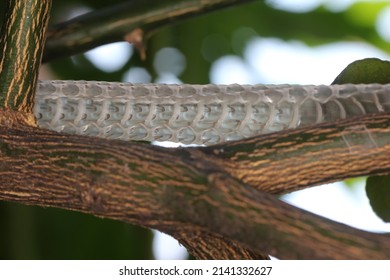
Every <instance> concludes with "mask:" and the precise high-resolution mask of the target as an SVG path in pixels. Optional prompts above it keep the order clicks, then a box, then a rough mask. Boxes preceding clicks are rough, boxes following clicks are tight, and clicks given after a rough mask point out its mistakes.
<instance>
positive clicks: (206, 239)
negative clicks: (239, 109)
mask: <svg viewBox="0 0 390 280" xmlns="http://www.w3.org/2000/svg"><path fill="white" fill-rule="evenodd" d="M3 113H4V114H6V113H7V112H3ZM4 118H6V117H4ZM389 120H390V115H389V114H379V115H375V116H364V117H357V118H355V119H351V120H344V121H339V122H338V123H336V124H334V123H332V124H323V125H321V126H318V127H317V128H313V127H308V128H302V129H298V130H293V131H288V132H280V133H274V134H271V135H264V136H258V137H254V138H251V139H246V140H241V141H238V142H232V143H226V144H224V145H220V146H214V147H209V148H202V147H198V148H181V149H176V150H175V151H174V152H173V150H172V149H167V148H161V147H156V146H151V145H148V144H140V143H130V142H122V141H112V140H111V141H110V140H104V139H98V138H92V137H82V136H75V135H61V134H58V133H55V132H51V131H46V130H42V129H38V128H34V127H30V126H24V125H18V124H14V125H13V126H9V125H1V126H0V139H1V142H0V158H1V165H0V176H1V178H2V184H1V186H0V198H1V199H3V200H7V201H15V202H19V203H25V204H34V205H41V206H45V207H48V206H49V207H60V208H65V209H70V210H76V211H81V212H85V213H90V214H93V215H96V216H100V217H107V218H111V219H117V220H121V221H125V222H129V223H133V224H137V225H141V226H145V227H150V228H154V229H157V230H160V231H163V232H166V233H168V234H170V235H172V236H175V237H176V238H178V239H179V240H180V241H181V242H182V243H183V244H185V245H187V246H188V248H189V250H190V251H191V252H195V255H197V256H198V257H207V258H210V257H211V255H213V253H212V252H213V251H218V246H219V244H223V243H224V242H225V243H226V244H230V245H229V246H228V247H226V249H227V250H232V251H233V252H234V253H231V254H229V253H227V252H222V251H221V252H220V253H219V254H216V253H215V255H213V257H212V258H224V256H225V257H226V258H250V257H254V256H256V257H259V256H263V255H264V253H265V254H271V255H274V256H277V257H280V258H284V259H295V258H298V259H387V258H390V236H387V235H385V234H374V233H368V232H364V231H361V230H357V229H352V228H350V227H348V226H346V225H343V224H339V223H336V222H333V221H330V220H327V219H324V218H321V217H319V216H316V215H314V214H311V213H308V212H305V211H302V210H300V209H298V208H295V207H293V206H290V205H288V204H286V203H284V202H282V201H280V200H278V199H277V197H275V196H274V194H275V193H276V194H278V193H285V192H287V191H291V190H295V189H299V188H303V187H308V186H311V185H315V184H318V183H321V182H328V181H334V180H336V179H342V178H346V177H348V176H350V175H351V174H352V175H356V176H357V175H371V174H384V173H388V172H389V170H390V143H389V141H388V139H390V138H389V137H390V128H389V126H388V124H389V123H390V122H389ZM351 127H352V128H354V129H351ZM276 149H277V151H278V152H277V153H275V152H274V153H273V156H272V157H271V156H270V151H272V150H274V151H275V150H276ZM279 155H280V156H279ZM279 157H280V158H279ZM350 162H353V163H354V164H353V165H351V164H350ZM265 163H267V164H265ZM299 163H300V164H299ZM378 163H380V164H378ZM275 169H276V170H275ZM244 171H246V172H247V175H246V176H245V172H244ZM256 174H257V175H256ZM329 203H330V204H331V202H329ZM213 239H217V240H218V242H214V241H211V240H213ZM202 244H204V245H202ZM210 252H211V253H210ZM234 256H235V257H234Z"/></svg>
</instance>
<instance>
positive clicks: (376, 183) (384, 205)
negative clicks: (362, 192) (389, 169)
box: [366, 175, 390, 223]
mask: <svg viewBox="0 0 390 280" xmlns="http://www.w3.org/2000/svg"><path fill="white" fill-rule="evenodd" d="M366 193H367V197H368V199H369V200H370V204H371V207H372V209H373V210H374V212H375V213H376V214H377V215H378V217H379V218H381V219H382V220H383V221H384V222H386V223H388V222H390V175H387V176H374V177H370V178H368V179H367V183H366Z"/></svg>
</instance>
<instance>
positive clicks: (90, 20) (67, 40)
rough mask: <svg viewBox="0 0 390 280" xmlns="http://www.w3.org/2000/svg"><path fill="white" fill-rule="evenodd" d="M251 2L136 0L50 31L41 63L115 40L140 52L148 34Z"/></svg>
mask: <svg viewBox="0 0 390 280" xmlns="http://www.w3.org/2000/svg"><path fill="white" fill-rule="evenodd" d="M250 1H253V0H209V1H201V0H136V1H125V2H124V3H121V4H118V5H116V6H110V7H108V8H106V9H103V10H99V11H94V12H90V13H87V14H85V15H82V16H79V17H77V18H74V19H72V20H70V21H67V22H64V23H60V24H57V25H55V26H53V27H52V28H50V29H49V31H48V36H47V41H46V47H45V53H44V57H43V61H44V62H48V61H50V60H52V59H56V58H60V57H65V56H69V55H73V54H76V53H80V52H84V51H87V50H89V49H92V48H94V47H97V46H100V45H104V44H107V43H113V42H118V41H129V42H131V43H134V44H135V46H136V47H137V48H138V49H139V50H140V51H141V54H142V52H143V51H144V49H143V48H144V42H143V41H144V39H145V38H146V37H147V35H149V34H150V33H152V32H154V31H155V30H157V29H159V28H162V27H164V26H167V25H171V24H173V23H177V22H178V21H180V20H183V19H187V18H191V17H194V16H198V15H202V14H205V13H207V12H211V11H215V10H218V9H222V8H225V7H229V6H233V5H238V4H242V3H247V2H250Z"/></svg>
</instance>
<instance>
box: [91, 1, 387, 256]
mask: <svg viewBox="0 0 390 280" xmlns="http://www.w3.org/2000/svg"><path fill="white" fill-rule="evenodd" d="M268 2H270V3H272V4H273V5H274V6H276V7H279V8H283V9H293V10H295V11H298V12H302V11H307V10H310V9H313V8H315V7H316V6H318V5H319V3H325V4H326V5H327V6H328V7H330V8H331V9H333V10H340V9H343V8H345V7H347V6H348V5H350V4H351V3H352V2H354V1H353V0H344V1H341V0H269V1H268ZM389 7H390V6H389ZM388 26H390V8H388V9H385V10H384V11H383V12H382V14H381V16H380V17H379V18H378V22H377V29H378V32H379V33H380V34H381V36H382V37H383V38H384V39H388V40H389V41H390V31H389V30H390V29H389V28H388ZM132 53H133V51H132V48H131V46H129V45H128V44H127V43H116V44H111V45H108V46H103V47H99V48H97V49H95V50H92V51H90V52H88V55H87V56H88V58H89V59H90V60H91V61H92V62H93V63H94V64H95V65H96V66H97V67H101V68H102V69H105V71H107V72H111V71H115V70H117V69H120V68H121V67H122V66H123V62H125V61H127V58H129V57H130V56H131V55H132ZM168 56H170V60H169V61H166V58H167V57H168ZM366 57H378V58H382V59H388V60H390V57H389V55H388V54H385V53H384V52H382V51H380V50H378V49H376V48H374V47H372V46H370V45H368V44H364V43H345V42H341V43H334V44H329V45H324V46H320V47H315V48H311V47H308V46H306V45H305V44H304V43H302V42H298V41H289V42H286V41H281V40H279V39H275V38H260V37H258V38H255V39H253V40H251V41H250V42H248V44H247V47H246V49H245V52H244V56H243V57H238V56H233V55H231V56H225V57H222V58H220V59H219V60H217V61H216V62H215V63H214V64H213V65H212V69H211V73H210V79H211V81H212V82H213V83H219V84H226V83H276V84H277V83H294V84H330V83H331V82H332V81H333V79H334V78H335V77H336V76H337V75H338V73H340V72H341V70H342V69H344V68H345V66H346V65H348V64H349V63H350V62H352V61H354V60H357V59H362V58H366ZM159 61H160V63H158V62H159ZM161 65H163V66H161ZM184 67H185V57H184V56H183V55H182V54H181V53H180V52H179V51H178V50H176V49H173V48H166V49H163V50H161V51H160V53H158V54H157V55H156V58H155V69H156V72H157V73H159V78H158V79H157V81H156V82H165V83H180V80H179V79H178V78H177V76H178V75H180V73H181V72H182V71H183V70H184ZM123 79H124V80H125V81H132V82H151V76H150V75H149V74H148V73H147V72H146V70H144V69H142V68H131V69H129V71H128V72H127V73H126V74H125V76H124V77H123ZM284 200H285V201H287V202H289V203H291V204H294V205H297V206H299V207H301V208H304V209H306V210H309V211H311V212H314V213H317V214H320V215H323V216H325V217H328V218H331V219H333V220H336V221H339V222H342V223H346V224H349V225H351V226H354V227H357V228H361V229H366V230H371V231H386V232H390V224H385V223H383V222H382V221H381V220H380V219H379V218H377V217H376V215H375V214H374V213H373V212H372V210H371V208H370V206H369V203H368V199H367V197H366V195H365V191H364V184H361V185H360V186H356V187H355V188H354V191H350V190H348V189H346V188H345V187H344V186H343V184H342V183H336V184H331V185H326V186H321V187H315V188H311V189H307V190H304V191H299V192H294V193H293V194H290V195H288V196H285V197H284ZM154 248H155V255H156V257H157V258H158V259H180V258H183V257H185V255H186V253H185V249H184V248H183V247H179V245H178V242H177V241H175V240H173V239H172V238H169V237H167V236H165V235H161V234H156V239H155V243H154ZM173 248H175V249H173Z"/></svg>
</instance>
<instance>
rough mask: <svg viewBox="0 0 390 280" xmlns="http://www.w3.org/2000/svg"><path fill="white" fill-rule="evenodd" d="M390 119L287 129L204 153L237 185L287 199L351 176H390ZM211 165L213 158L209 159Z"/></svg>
mask: <svg viewBox="0 0 390 280" xmlns="http://www.w3.org/2000/svg"><path fill="white" fill-rule="evenodd" d="M389 123H390V114H389V113H386V114H383V113H379V114H373V115H367V116H363V117H355V118H353V119H348V120H340V121H336V122H332V123H324V124H320V125H315V126H312V127H303V128H299V129H294V130H284V131H280V132H277V133H273V134H267V135H262V136H258V137H253V138H249V139H245V140H241V141H235V142H227V143H223V144H221V145H216V146H211V147H207V148H205V149H204V152H205V153H206V154H208V155H212V154H213V155H214V162H213V163H211V164H218V165H220V166H222V165H224V166H225V170H226V172H227V173H229V174H231V175H232V176H234V177H235V178H237V179H238V180H242V182H244V183H246V184H248V185H250V186H252V187H254V188H257V189H259V190H262V191H265V192H267V193H272V194H284V193H288V192H292V191H295V190H299V189H303V188H307V187H309V186H315V185H320V184H325V183H330V182H335V181H341V180H344V179H347V178H351V177H358V176H370V175H381V174H382V175H384V174H388V173H390V127H389ZM210 160H211V159H210Z"/></svg>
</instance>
